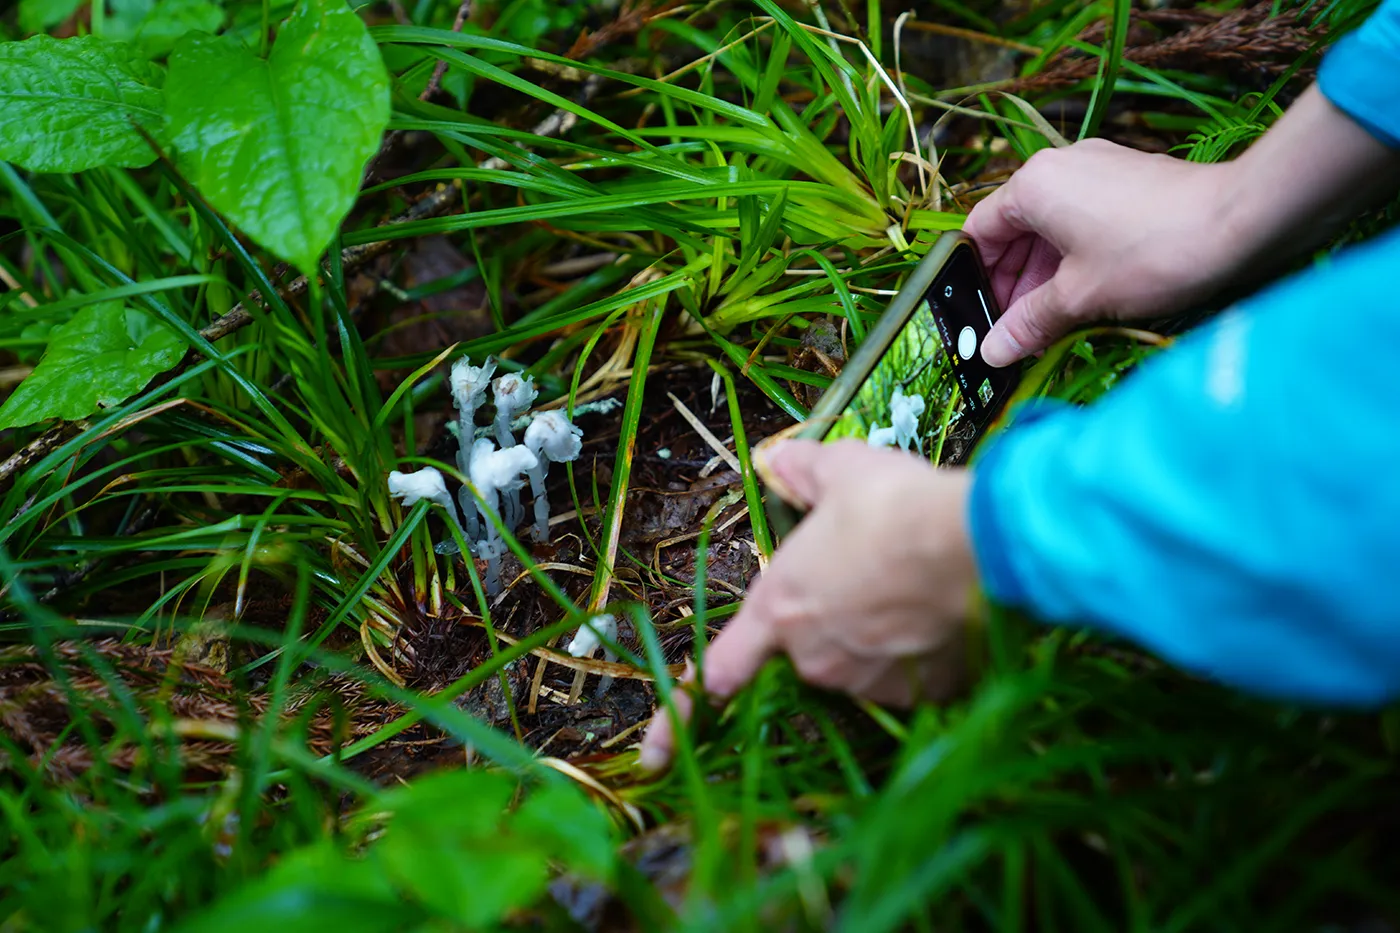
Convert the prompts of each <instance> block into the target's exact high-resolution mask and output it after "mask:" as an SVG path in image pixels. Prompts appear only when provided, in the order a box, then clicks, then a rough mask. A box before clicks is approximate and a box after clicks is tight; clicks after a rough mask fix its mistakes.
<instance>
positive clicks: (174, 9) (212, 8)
mask: <svg viewBox="0 0 1400 933" xmlns="http://www.w3.org/2000/svg"><path fill="white" fill-rule="evenodd" d="M223 22H224V11H223V9H222V8H221V7H220V6H219V5H218V4H217V3H211V2H210V0H163V2H162V3H160V4H159V5H157V6H156V7H155V8H154V9H152V10H151V12H149V13H147V14H146V16H145V18H144V19H142V20H141V25H140V26H139V27H138V28H137V30H136V36H135V38H134V39H133V40H132V41H134V42H135V43H136V47H137V48H139V49H140V50H141V51H142V52H144V53H145V54H146V55H148V56H150V57H151V58H156V57H158V56H161V55H166V54H168V53H169V52H170V50H171V49H173V48H174V47H175V43H176V41H177V40H179V39H180V37H181V36H183V35H185V34H186V33H189V32H214V31H216V30H217V29H218V28H219V27H220V26H221V25H223Z"/></svg>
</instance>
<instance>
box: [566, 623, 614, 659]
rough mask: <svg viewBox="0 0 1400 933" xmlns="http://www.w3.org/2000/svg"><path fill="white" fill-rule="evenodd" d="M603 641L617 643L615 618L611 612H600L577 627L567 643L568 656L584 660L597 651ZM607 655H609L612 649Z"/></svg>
mask: <svg viewBox="0 0 1400 933" xmlns="http://www.w3.org/2000/svg"><path fill="white" fill-rule="evenodd" d="M605 641H613V642H615V641H617V616H615V615H613V614H612V613H611V612H601V613H599V614H598V615H596V616H594V617H593V618H591V619H589V620H588V621H587V622H585V623H583V624H582V625H580V626H579V628H578V631H577V632H576V633H574V638H573V641H571V642H569V654H571V655H572V656H574V657H576V658H586V657H589V656H591V655H592V654H593V652H595V651H597V650H598V646H599V645H602V644H603V643H604V642H605ZM607 653H608V654H609V655H611V654H612V653H613V651H612V649H611V648H609V649H608V651H607Z"/></svg>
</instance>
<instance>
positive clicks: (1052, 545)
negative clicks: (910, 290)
mask: <svg viewBox="0 0 1400 933" xmlns="http://www.w3.org/2000/svg"><path fill="white" fill-rule="evenodd" d="M1319 83H1320V86H1321V90H1322V92H1323V94H1324V95H1326V96H1327V97H1328V99H1329V100H1331V101H1332V102H1333V103H1334V104H1335V105H1337V106H1338V107H1339V108H1341V109H1342V110H1343V111H1345V112H1346V113H1348V114H1349V115H1350V116H1352V117H1353V118H1354V119H1356V120H1357V122H1359V123H1360V124H1361V125H1363V126H1365V127H1366V128H1367V129H1368V130H1369V131H1370V132H1371V133H1372V134H1373V135H1374V136H1376V137H1377V138H1378V139H1380V140H1382V141H1383V142H1386V143H1388V144H1390V145H1393V146H1400V103H1397V102H1400V0H1387V2H1385V3H1384V4H1383V5H1382V6H1381V8H1380V9H1379V10H1378V11H1377V12H1376V13H1375V14H1373V16H1372V17H1371V19H1370V20H1368V21H1367V23H1366V24H1365V25H1364V26H1363V27H1362V28H1361V29H1359V30H1358V31H1356V32H1355V33H1353V34H1351V35H1349V36H1347V37H1345V38H1343V39H1342V40H1340V41H1339V42H1338V43H1337V44H1336V45H1335V46H1334V48H1333V49H1332V50H1331V52H1330V53H1329V54H1328V56H1327V57H1326V59H1325V60H1324V62H1323V66H1322V69H1321V71H1320V73H1319ZM969 509H970V524H971V530H972V539H973V548H974V550H975V552H976V555H977V560H978V565H979V567H980V568H981V571H982V575H983V583H984V586H985V588H986V590H987V592H988V594H989V595H990V596H991V597H992V598H994V599H996V600H998V601H1000V602H1003V603H1006V604H1010V605H1016V606H1021V607H1025V608H1026V609H1028V610H1030V611H1031V612H1032V613H1034V614H1035V615H1037V616H1039V617H1041V618H1043V619H1046V620H1050V621H1058V622H1065V623H1082V624H1085V625H1088V626H1091V627H1094V628H1097V629H1099V630H1102V631H1106V632H1110V633H1113V634H1116V635H1120V636H1122V637H1125V638H1127V639H1129V640H1131V641H1134V642H1136V643H1138V644H1140V645H1142V646H1144V647H1146V648H1148V649H1151V650H1152V651H1154V652H1156V653H1158V654H1159V655H1161V656H1162V657H1164V658H1166V659H1167V660H1169V661H1172V662H1174V663H1176V664H1178V665H1180V666H1181V667H1182V668H1185V669H1187V670H1190V671H1193V672H1196V673H1198V674H1202V675H1205V676H1208V677H1212V678H1215V679H1217V680H1220V681H1222V682H1225V683H1228V684H1232V685H1235V686H1238V687H1241V688H1244V689H1247V690H1250V691H1253V692H1257V693H1261V694H1265V695H1270V696H1276V697H1283V698H1289V699H1295V700H1305V701H1315V702H1322V703H1328V704H1347V705H1370V704H1376V703H1380V702H1384V701H1385V700H1387V699H1390V698H1392V697H1396V696H1400V230H1393V231H1391V232H1389V233H1387V234H1385V235H1383V236H1380V237H1378V238H1376V239H1374V240H1372V241H1371V242H1369V243H1366V244H1364V245H1361V246H1358V247H1354V248H1351V249H1348V250H1345V251H1342V252H1340V253H1338V254H1336V255H1335V256H1333V257H1331V258H1329V260H1328V261H1327V262H1326V263H1324V264H1322V265H1319V266H1315V267H1314V268H1312V269H1310V270H1309V271H1307V272H1305V273H1302V274H1299V275H1295V276H1293V277H1292V278H1290V279H1287V280H1285V281H1283V282H1281V283H1279V284H1277V285H1275V286H1273V287H1271V288H1269V289H1267V290H1265V291H1263V292H1261V293H1259V294H1257V295H1255V296H1254V297H1252V298H1251V299H1250V300H1248V301H1245V302H1243V303H1241V304H1239V305H1237V306H1235V307H1234V308H1232V309H1231V310H1229V311H1227V312H1226V313H1225V314H1223V315H1222V316H1221V317H1219V318H1218V319H1216V320H1215V321H1213V322H1211V323H1209V324H1207V325H1205V326H1202V327H1201V328H1198V329H1197V330H1196V331H1195V332H1193V333H1192V334H1190V335H1188V336H1187V337H1185V338H1183V339H1182V340H1180V341H1178V342H1177V344H1176V345H1175V346H1174V347H1173V348H1172V349H1171V350H1169V351H1167V352H1164V353H1162V354H1160V355H1159V356H1157V357H1155V358H1154V359H1152V360H1150V361H1149V362H1148V363H1146V364H1144V365H1143V366H1142V367H1140V369H1139V370H1138V371H1137V372H1136V373H1134V374H1133V375H1132V376H1131V377H1129V378H1128V379H1126V380H1125V381H1124V382H1123V384H1122V385H1121V386H1120V387H1119V388H1117V389H1115V391H1113V392H1111V393H1109V394H1108V395H1106V396H1105V397H1104V398H1102V399H1101V400H1100V401H1099V402H1097V403H1096V404H1094V405H1092V406H1089V407H1087V408H1070V407H1067V406H1047V407H1046V408H1045V409H1041V410H1035V411H1032V412H1030V414H1029V417H1024V418H1023V419H1022V421H1021V423H1019V424H1018V425H1016V426H1014V427H1013V428H1012V429H1011V430H1009V431H1008V432H1007V433H1006V434H1005V435H1004V436H1003V437H1001V438H998V439H997V440H996V441H994V442H993V443H992V445H991V446H990V447H989V449H988V450H987V452H986V453H985V455H984V456H983V457H982V459H981V460H980V461H979V463H978V464H977V466H976V468H975V470H974V481H973V489H972V494H971V499H970V505H969Z"/></svg>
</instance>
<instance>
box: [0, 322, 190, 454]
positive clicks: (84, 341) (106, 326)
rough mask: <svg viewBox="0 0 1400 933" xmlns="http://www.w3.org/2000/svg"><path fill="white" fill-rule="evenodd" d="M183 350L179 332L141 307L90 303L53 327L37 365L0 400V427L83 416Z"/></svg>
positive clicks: (137, 386) (129, 390) (122, 396)
mask: <svg viewBox="0 0 1400 933" xmlns="http://www.w3.org/2000/svg"><path fill="white" fill-rule="evenodd" d="M183 351H184V344H183V343H182V342H181V341H180V338H179V336H178V335H177V334H175V333H174V332H173V331H171V330H170V328H168V327H166V326H165V325H164V324H160V323H158V322H157V321H156V320H155V319H154V318H152V317H151V316H150V315H149V314H147V313H146V312H144V311H138V310H136V309H135V308H128V307H126V306H125V305H123V304H122V303H121V302H120V301H108V302H103V303H101V304H95V305H89V306H87V307H85V308H83V309H81V310H80V311H78V313H77V314H75V315H73V319H72V320H70V321H68V323H66V324H63V325H62V326H60V327H56V328H54V330H53V333H52V334H51V335H50V338H49V348H48V350H47V351H46V352H45V353H44V357H43V359H41V360H40V361H39V365H38V366H36V367H35V368H34V372H32V373H30V374H29V376H28V378H26V379H25V380H24V381H23V382H21V383H20V384H19V387H18V388H16V389H15V391H14V394H13V395H11V396H10V397H9V399H7V400H6V401H5V404H4V405H0V428H12V427H16V426H18V425H24V424H33V423H34V422H36V421H44V420H46V419H49V418H64V419H67V420H73V419H75V418H86V417H87V416H88V415H90V414H92V413H93V412H95V411H97V410H98V409H99V408H105V407H110V406H112V405H116V404H118V403H120V402H123V401H125V400H126V399H128V398H130V397H131V396H132V395H135V394H136V393H137V392H139V391H140V390H141V389H142V388H144V387H145V385H146V383H148V382H150V381H151V378H152V377H153V376H155V375H156V374H157V373H160V372H164V371H165V370H167V369H169V368H170V367H171V366H174V365H175V364H176V363H177V362H178V361H179V359H180V356H181V354H182V353H183Z"/></svg>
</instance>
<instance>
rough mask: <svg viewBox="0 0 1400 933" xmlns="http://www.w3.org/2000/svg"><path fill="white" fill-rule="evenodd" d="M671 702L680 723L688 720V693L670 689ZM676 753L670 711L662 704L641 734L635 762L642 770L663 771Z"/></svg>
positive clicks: (689, 703) (689, 708) (689, 706)
mask: <svg viewBox="0 0 1400 933" xmlns="http://www.w3.org/2000/svg"><path fill="white" fill-rule="evenodd" d="M671 702H672V703H673V704H675V707H676V716H677V717H678V718H679V719H680V721H681V723H682V724H685V723H687V722H689V721H690V712H691V699H690V693H689V692H688V691H686V690H683V689H680V688H677V689H675V690H672V691H671ZM675 753H676V737H675V734H674V733H673V732H672V726H671V713H670V711H669V710H667V709H666V708H665V707H664V706H663V707H661V708H659V709H657V711H656V715H654V716H652V717H651V725H649V726H647V731H646V735H644V736H642V748H641V751H640V752H639V753H638V754H637V764H638V765H639V766H640V767H641V768H642V770H643V771H652V772H656V771H664V770H666V767H667V766H668V765H669V764H670V763H671V758H672V757H673V756H674V755H675Z"/></svg>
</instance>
